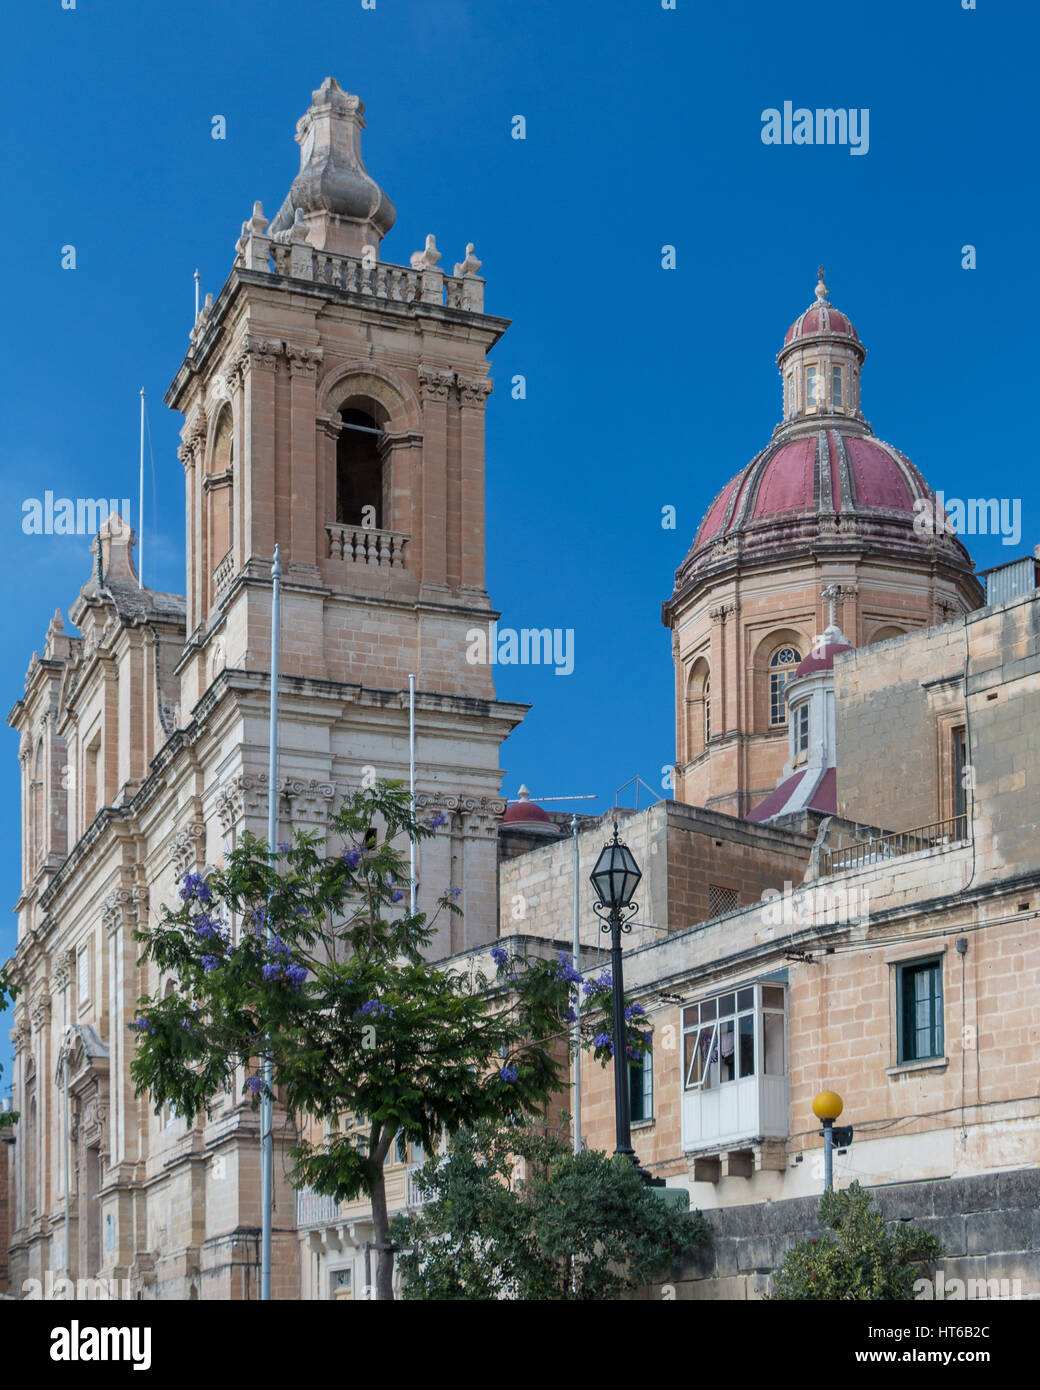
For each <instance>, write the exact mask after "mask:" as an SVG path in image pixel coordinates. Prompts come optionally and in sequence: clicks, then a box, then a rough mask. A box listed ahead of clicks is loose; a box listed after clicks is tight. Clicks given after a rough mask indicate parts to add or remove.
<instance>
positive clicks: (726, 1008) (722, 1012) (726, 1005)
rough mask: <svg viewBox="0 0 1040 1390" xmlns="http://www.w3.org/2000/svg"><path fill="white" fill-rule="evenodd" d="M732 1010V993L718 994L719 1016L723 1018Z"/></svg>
mask: <svg viewBox="0 0 1040 1390" xmlns="http://www.w3.org/2000/svg"><path fill="white" fill-rule="evenodd" d="M732 1012H733V995H732V994H723V995H720V996H719V1018H725V1017H726V1015H727V1014H731V1013H732Z"/></svg>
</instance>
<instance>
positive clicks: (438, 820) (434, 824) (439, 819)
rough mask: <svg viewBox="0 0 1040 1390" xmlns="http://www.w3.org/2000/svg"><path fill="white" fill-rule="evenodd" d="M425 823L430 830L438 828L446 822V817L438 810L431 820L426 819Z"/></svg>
mask: <svg viewBox="0 0 1040 1390" xmlns="http://www.w3.org/2000/svg"><path fill="white" fill-rule="evenodd" d="M426 824H427V825H428V826H429V827H430V829H431V830H439V829H440V828H441V826H442V825H447V824H448V817H447V816H446V815H445V814H444V812H443V811H438V812H437V814H436V815H435V816H434V818H433V820H430V821H427V822H426Z"/></svg>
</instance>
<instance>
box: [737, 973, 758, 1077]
mask: <svg viewBox="0 0 1040 1390" xmlns="http://www.w3.org/2000/svg"><path fill="white" fill-rule="evenodd" d="M750 993H751V991H750V990H748V994H750ZM737 1038H738V1041H739V1046H740V1060H739V1065H740V1075H741V1076H754V1074H755V1015H754V1014H741V1016H740V1018H739V1019H738V1020H737Z"/></svg>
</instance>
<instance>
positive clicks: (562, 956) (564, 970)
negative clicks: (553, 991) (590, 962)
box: [553, 951, 581, 985]
mask: <svg viewBox="0 0 1040 1390" xmlns="http://www.w3.org/2000/svg"><path fill="white" fill-rule="evenodd" d="M553 977H554V978H555V979H557V980H566V981H567V982H568V984H572V985H573V984H579V983H580V982H581V971H580V970H575V968H574V966H573V965H572V964H571V958H570V956H568V954H567V952H566V951H558V952H557V953H556V969H555V970H554V971H553Z"/></svg>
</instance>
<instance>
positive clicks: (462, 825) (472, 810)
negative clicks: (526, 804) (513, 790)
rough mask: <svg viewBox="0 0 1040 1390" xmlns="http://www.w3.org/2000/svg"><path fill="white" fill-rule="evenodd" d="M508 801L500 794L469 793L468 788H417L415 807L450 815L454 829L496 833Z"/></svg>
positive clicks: (482, 833)
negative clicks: (426, 789) (463, 790)
mask: <svg viewBox="0 0 1040 1390" xmlns="http://www.w3.org/2000/svg"><path fill="white" fill-rule="evenodd" d="M507 805H508V802H506V801H504V800H502V798H501V797H497V796H470V795H468V794H467V793H465V792H418V793H417V794H416V797H415V806H416V811H417V812H419V811H424V810H428V811H433V812H435V813H441V814H444V815H446V816H447V817H448V820H449V823H450V824H451V829H452V830H453V831H461V832H462V833H463V834H470V835H482V836H486V835H494V834H495V833H496V831H497V827H498V822H499V820H500V819H501V818H502V816H504V815H505V813H506V806H507Z"/></svg>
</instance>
